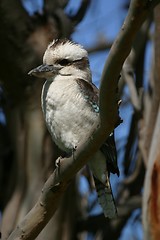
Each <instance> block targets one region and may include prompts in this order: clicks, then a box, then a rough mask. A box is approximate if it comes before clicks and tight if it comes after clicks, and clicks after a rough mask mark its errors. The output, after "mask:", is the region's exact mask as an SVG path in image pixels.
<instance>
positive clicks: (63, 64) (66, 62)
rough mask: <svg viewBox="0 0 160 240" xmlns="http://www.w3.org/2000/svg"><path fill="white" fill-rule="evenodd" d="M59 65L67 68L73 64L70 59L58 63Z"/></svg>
mask: <svg viewBox="0 0 160 240" xmlns="http://www.w3.org/2000/svg"><path fill="white" fill-rule="evenodd" d="M57 63H58V64H60V65H62V66H66V65H68V64H70V63H71V62H70V61H69V60H68V59H62V60H60V61H58V62H57Z"/></svg>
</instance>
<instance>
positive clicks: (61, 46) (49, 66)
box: [28, 39, 91, 81]
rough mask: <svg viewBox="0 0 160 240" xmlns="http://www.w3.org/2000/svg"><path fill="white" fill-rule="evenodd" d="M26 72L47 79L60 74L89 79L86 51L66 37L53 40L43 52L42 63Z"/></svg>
mask: <svg viewBox="0 0 160 240" xmlns="http://www.w3.org/2000/svg"><path fill="white" fill-rule="evenodd" d="M28 74H29V75H33V76H36V77H41V78H46V79H48V80H54V78H55V77H56V76H57V75H61V76H64V77H65V76H73V77H76V78H77V77H78V78H83V79H85V80H87V81H91V72H90V68H89V60H88V53H87V51H86V50H85V49H84V48H83V47H82V46H81V45H79V44H76V43H74V42H71V41H69V40H67V39H56V40H53V42H52V43H50V44H49V45H48V47H47V49H46V51H45V53H44V56H43V64H42V65H40V66H38V67H36V68H34V69H32V70H31V71H30V72H29V73H28Z"/></svg>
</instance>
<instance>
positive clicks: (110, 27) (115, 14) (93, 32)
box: [0, 0, 150, 240]
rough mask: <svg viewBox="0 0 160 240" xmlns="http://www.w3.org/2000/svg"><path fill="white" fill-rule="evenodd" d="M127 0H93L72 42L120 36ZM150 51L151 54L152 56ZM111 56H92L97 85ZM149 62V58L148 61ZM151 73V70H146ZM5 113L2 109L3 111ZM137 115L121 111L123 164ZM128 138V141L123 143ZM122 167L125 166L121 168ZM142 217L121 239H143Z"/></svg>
mask: <svg viewBox="0 0 160 240" xmlns="http://www.w3.org/2000/svg"><path fill="white" fill-rule="evenodd" d="M22 1H23V4H24V6H25V7H26V9H27V10H28V11H29V13H30V14H31V15H32V14H34V12H36V11H38V12H40V13H41V11H42V6H43V1H42V0H37V1H35V0H22ZM127 2H128V1H127V0H123V1H122V0H115V1H113V0H107V1H106V0H99V1H97V0H91V5H90V7H89V9H88V11H87V13H86V15H85V17H84V19H83V21H82V22H81V23H80V24H79V25H78V26H77V27H76V28H75V31H74V33H73V34H72V36H71V37H72V39H73V40H74V41H76V42H78V43H80V44H81V45H83V46H84V48H86V49H87V48H90V47H91V46H94V45H95V44H96V43H97V42H98V41H99V39H107V40H109V41H113V40H114V39H115V37H116V35H117V34H118V32H119V30H120V27H121V26H122V23H123V20H124V18H125V16H126V10H124V8H123V6H124V4H125V3H127ZM80 3H81V1H80V0H77V1H75V0H70V1H69V4H68V5H67V7H66V9H65V11H66V13H69V14H74V13H75V12H76V11H77V9H78V7H79V5H80ZM149 54H150V52H149V53H148V55H149ZM107 55H108V50H106V51H101V52H98V53H94V54H90V55H89V60H90V66H91V71H92V77H93V82H94V83H95V84H96V85H97V87H98V86H99V80H100V77H101V73H102V70H103V66H104V63H105V60H106V58H107ZM147 59H149V58H147ZM147 64H149V60H147V62H146V69H147ZM146 71H147V70H146ZM125 91H126V95H128V96H129V92H128V89H127V88H126V90H125ZM0 111H1V110H0ZM132 113H133V109H132V107H131V105H128V106H127V108H123V109H120V115H121V118H122V119H123V120H124V123H123V124H121V126H119V127H118V128H117V130H116V141H117V143H118V144H119V145H118V144H117V145H118V146H117V148H118V153H119V159H120V161H122V158H123V151H122V149H123V147H124V144H125V139H126V136H127V132H128V126H129V123H130V120H131V116H132ZM122 139H124V141H121V140H122ZM120 168H121V166H120ZM122 178H123V172H122V174H121V177H120V178H119V179H118V178H117V177H115V176H114V177H112V179H111V181H112V185H113V191H114V192H115V193H116V188H117V186H118V182H119V181H120V180H121V179H122ZM80 191H81V193H82V194H85V192H87V191H88V186H87V182H86V181H85V179H84V178H82V179H81V184H80ZM95 197H96V195H95V193H93V195H91V196H89V198H90V199H89V201H93V199H95ZM100 211H101V208H100V207H99V205H97V206H96V207H95V208H94V209H93V210H92V212H91V213H90V214H98V213H99V212H100ZM137 216H139V210H137V211H135V212H134V214H133V216H132V217H131V218H130V219H129V221H128V223H127V225H126V227H125V228H124V230H123V232H122V235H121V237H120V238H119V240H128V239H130V240H132V239H134V240H135V239H137V240H141V239H143V231H142V226H141V224H139V223H138V222H137V221H135V218H136V217H137Z"/></svg>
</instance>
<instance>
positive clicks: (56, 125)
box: [28, 39, 119, 219]
mask: <svg viewBox="0 0 160 240" xmlns="http://www.w3.org/2000/svg"><path fill="white" fill-rule="evenodd" d="M28 74H29V75H32V76H35V77H38V78H44V79H45V83H44V85H43V88H42V94H41V105H42V111H43V115H44V118H45V122H46V126H47V128H48V130H49V132H50V134H51V137H52V140H53V141H54V142H55V144H56V145H57V146H58V147H59V149H61V150H62V151H63V152H65V153H66V154H67V156H69V155H71V154H73V152H74V151H76V148H77V147H78V145H79V144H80V142H81V141H82V139H85V137H86V134H87V132H89V131H90V130H91V129H92V128H93V126H95V125H96V124H97V125H98V124H99V121H100V119H99V102H98V101H99V100H98V99H99V90H98V88H97V87H96V86H95V85H94V84H93V83H92V74H91V69H90V64H89V58H88V52H87V51H86V50H85V49H84V48H83V47H82V46H81V45H80V44H78V43H75V42H73V41H71V40H68V39H54V40H53V41H52V42H51V43H50V44H49V45H48V47H47V49H46V51H45V53H44V56H43V64H42V65H40V66H38V67H36V68H34V69H32V70H31V71H30V72H29V73H28ZM118 124H119V123H118ZM118 124H117V125H118ZM88 166H89V168H90V169H91V172H92V174H93V177H94V182H95V187H96V190H97V195H98V201H99V203H100V205H101V207H102V210H103V212H104V215H105V217H106V218H110V219H111V218H115V217H116V216H117V208H116V205H115V200H114V197H113V193H112V188H111V184H110V179H109V178H110V173H116V174H117V175H118V176H119V168H118V165H117V153H116V145H115V140H114V132H113V133H111V134H110V136H109V137H107V139H106V141H105V142H104V143H103V144H102V146H101V148H100V149H99V150H98V151H97V152H96V153H95V154H94V156H93V157H92V159H90V160H89V162H88Z"/></svg>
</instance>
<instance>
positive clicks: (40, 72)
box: [28, 64, 60, 78]
mask: <svg viewBox="0 0 160 240" xmlns="http://www.w3.org/2000/svg"><path fill="white" fill-rule="evenodd" d="M59 70H60V69H59V67H58V66H54V65H47V64H42V65H40V66H38V67H36V68H34V69H32V70H31V71H29V73H28V75H30V76H35V77H39V78H49V77H52V76H54V75H55V74H56V73H57V72H58V71H59Z"/></svg>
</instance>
